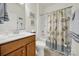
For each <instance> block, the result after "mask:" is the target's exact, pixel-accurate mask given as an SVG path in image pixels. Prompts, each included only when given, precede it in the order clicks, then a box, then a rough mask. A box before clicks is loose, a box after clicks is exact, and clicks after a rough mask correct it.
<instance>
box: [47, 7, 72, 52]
mask: <svg viewBox="0 0 79 59" xmlns="http://www.w3.org/2000/svg"><path fill="white" fill-rule="evenodd" d="M71 8H72V7H67V8H64V9H61V10H57V11H53V13H51V14H49V15H48V29H47V30H48V40H47V42H46V45H47V46H48V47H49V48H51V49H54V50H58V51H61V52H70V48H71V47H70V44H71V43H70V42H71V41H70V39H69V21H70V19H71ZM48 42H49V43H48Z"/></svg>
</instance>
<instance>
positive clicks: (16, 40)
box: [0, 32, 35, 56]
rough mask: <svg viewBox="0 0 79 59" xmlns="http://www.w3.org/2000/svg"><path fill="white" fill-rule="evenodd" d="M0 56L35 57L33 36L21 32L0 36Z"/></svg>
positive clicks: (32, 34)
mask: <svg viewBox="0 0 79 59" xmlns="http://www.w3.org/2000/svg"><path fill="white" fill-rule="evenodd" d="M0 55H1V56H35V34H34V33H29V32H23V33H19V34H9V35H7V36H5V35H2V36H0Z"/></svg>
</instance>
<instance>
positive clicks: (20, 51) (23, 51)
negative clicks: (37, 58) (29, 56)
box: [7, 47, 26, 56]
mask: <svg viewBox="0 0 79 59" xmlns="http://www.w3.org/2000/svg"><path fill="white" fill-rule="evenodd" d="M7 56H26V49H25V47H22V48H19V49H17V50H16V51H14V52H12V53H9V54H8V55H7Z"/></svg>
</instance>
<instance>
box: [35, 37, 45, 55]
mask: <svg viewBox="0 0 79 59" xmlns="http://www.w3.org/2000/svg"><path fill="white" fill-rule="evenodd" d="M45 45H46V43H45V40H44V38H39V40H37V41H36V55H37V56H44V47H45Z"/></svg>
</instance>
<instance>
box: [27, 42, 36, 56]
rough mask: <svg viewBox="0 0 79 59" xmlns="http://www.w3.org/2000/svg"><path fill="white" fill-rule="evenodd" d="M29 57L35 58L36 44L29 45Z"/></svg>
mask: <svg viewBox="0 0 79 59" xmlns="http://www.w3.org/2000/svg"><path fill="white" fill-rule="evenodd" d="M27 56H35V42H32V43H30V44H28V45H27Z"/></svg>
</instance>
